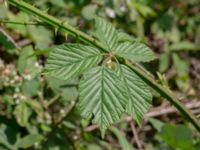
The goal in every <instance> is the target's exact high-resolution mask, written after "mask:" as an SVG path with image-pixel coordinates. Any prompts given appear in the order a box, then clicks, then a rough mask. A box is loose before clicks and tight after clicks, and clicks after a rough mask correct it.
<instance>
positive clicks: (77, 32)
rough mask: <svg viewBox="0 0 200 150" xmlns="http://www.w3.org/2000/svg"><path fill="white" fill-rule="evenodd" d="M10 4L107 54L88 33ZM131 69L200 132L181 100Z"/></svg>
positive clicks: (13, 0) (24, 6)
mask: <svg viewBox="0 0 200 150" xmlns="http://www.w3.org/2000/svg"><path fill="white" fill-rule="evenodd" d="M8 2H9V4H11V5H13V6H15V7H17V8H19V9H21V10H23V11H24V12H27V13H29V14H31V15H34V16H36V17H38V18H39V19H41V20H42V21H44V22H45V23H48V24H49V25H51V26H53V27H55V28H59V29H62V30H63V31H65V32H67V33H69V34H70V35H72V36H74V37H78V38H79V40H81V41H83V42H85V43H88V44H91V45H93V46H95V47H98V48H99V49H100V50H101V51H102V52H106V48H105V47H104V46H103V45H102V43H100V42H99V41H97V40H95V39H94V38H92V37H91V36H89V35H87V34H86V33H84V32H82V31H80V30H78V29H76V28H74V27H72V26H70V25H69V24H64V23H63V22H62V21H60V20H58V19H56V18H54V17H53V16H50V15H48V14H46V13H45V12H43V11H41V10H39V9H37V8H35V7H34V6H31V5H29V4H28V3H26V2H23V1H21V0H20V1H18V0H8ZM124 64H125V65H127V66H128V67H129V68H131V69H132V71H134V72H135V73H136V74H138V75H139V76H140V77H141V78H142V79H143V80H144V81H145V82H146V83H147V84H148V85H150V86H151V87H152V88H153V89H154V90H155V91H157V92H158V93H159V94H160V95H161V96H162V97H163V98H165V99H166V100H168V101H169V102H170V103H171V104H173V105H174V106H175V107H176V108H177V109H178V110H179V111H180V112H181V114H182V115H183V116H185V117H186V118H187V119H188V120H189V121H190V122H191V123H192V124H193V125H194V127H195V128H196V129H197V130H198V131H199V132H200V124H199V122H198V120H197V119H196V118H195V116H194V115H193V114H191V113H190V112H189V111H188V110H187V108H186V107H185V106H184V105H183V104H182V103H180V102H179V100H178V99H177V98H176V97H175V96H173V94H172V93H171V92H170V91H169V90H168V89H165V88H164V87H162V86H161V85H159V84H158V83H157V82H156V81H154V80H153V79H152V78H151V77H150V76H148V75H147V74H146V73H145V72H144V71H143V70H141V69H140V68H139V67H138V66H135V65H132V64H131V63H130V62H125V63H124Z"/></svg>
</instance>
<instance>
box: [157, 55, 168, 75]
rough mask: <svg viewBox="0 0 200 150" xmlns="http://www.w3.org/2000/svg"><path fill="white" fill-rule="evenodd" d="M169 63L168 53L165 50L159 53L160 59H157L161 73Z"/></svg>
mask: <svg viewBox="0 0 200 150" xmlns="http://www.w3.org/2000/svg"><path fill="white" fill-rule="evenodd" d="M169 65H170V54H169V53H167V52H165V53H163V54H161V56H160V59H159V71H160V72H161V73H163V72H165V71H166V70H167V69H168V68H169Z"/></svg>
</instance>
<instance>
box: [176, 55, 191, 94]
mask: <svg viewBox="0 0 200 150" xmlns="http://www.w3.org/2000/svg"><path fill="white" fill-rule="evenodd" d="M172 58H173V62H174V65H175V68H176V71H177V78H176V83H177V85H178V86H179V87H180V88H181V89H184V90H186V89H188V87H189V75H188V71H189V63H188V62H187V61H186V60H182V59H181V58H180V57H179V56H178V55H177V54H176V53H174V54H173V55H172Z"/></svg>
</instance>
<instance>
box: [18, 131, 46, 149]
mask: <svg viewBox="0 0 200 150" xmlns="http://www.w3.org/2000/svg"><path fill="white" fill-rule="evenodd" d="M42 138H43V137H42V136H41V135H39V134H30V135H27V136H25V137H23V138H21V139H20V140H19V141H18V142H17V144H16V146H17V147H18V148H24V149H27V148H29V147H31V146H33V145H34V144H35V143H37V142H39V141H41V140H42Z"/></svg>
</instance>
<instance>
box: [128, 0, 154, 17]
mask: <svg viewBox="0 0 200 150" xmlns="http://www.w3.org/2000/svg"><path fill="white" fill-rule="evenodd" d="M130 6H131V7H132V8H135V9H136V10H137V11H138V12H139V13H140V14H141V15H142V16H143V17H145V18H147V17H155V16H156V15H157V14H156V12H155V11H154V10H153V9H152V8H151V7H149V6H147V5H144V4H141V3H138V2H135V1H134V0H132V2H131V4H130Z"/></svg>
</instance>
